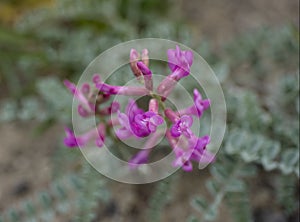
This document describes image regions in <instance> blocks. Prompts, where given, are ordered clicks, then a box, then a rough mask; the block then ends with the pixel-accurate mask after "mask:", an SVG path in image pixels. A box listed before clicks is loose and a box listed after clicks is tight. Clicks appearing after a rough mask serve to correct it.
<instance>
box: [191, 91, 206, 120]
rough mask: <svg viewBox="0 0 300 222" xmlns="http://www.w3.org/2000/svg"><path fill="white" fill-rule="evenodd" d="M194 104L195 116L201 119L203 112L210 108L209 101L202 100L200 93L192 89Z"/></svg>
mask: <svg viewBox="0 0 300 222" xmlns="http://www.w3.org/2000/svg"><path fill="white" fill-rule="evenodd" d="M194 103H195V106H196V108H197V115H198V116H199V117H201V116H202V114H203V112H204V111H205V110H207V109H208V108H209V106H210V100H209V99H204V100H203V99H202V96H201V94H200V92H199V91H198V90H197V89H194Z"/></svg>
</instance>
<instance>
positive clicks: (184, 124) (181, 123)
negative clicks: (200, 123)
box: [170, 115, 193, 138]
mask: <svg viewBox="0 0 300 222" xmlns="http://www.w3.org/2000/svg"><path fill="white" fill-rule="evenodd" d="M192 124H193V118H192V117H190V116H188V115H184V116H182V117H180V119H179V120H178V121H177V122H176V123H175V124H173V126H172V127H171V129H170V132H171V134H172V136H174V137H179V136H181V135H182V134H183V135H184V136H185V137H187V138H190V137H191V136H192V135H193V132H192V130H191V129H190V127H191V126H192Z"/></svg>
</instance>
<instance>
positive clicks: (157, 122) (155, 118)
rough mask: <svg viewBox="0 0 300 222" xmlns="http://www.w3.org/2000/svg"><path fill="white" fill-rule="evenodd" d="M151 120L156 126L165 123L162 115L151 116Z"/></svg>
mask: <svg viewBox="0 0 300 222" xmlns="http://www.w3.org/2000/svg"><path fill="white" fill-rule="evenodd" d="M150 122H151V123H152V124H153V125H155V126H159V125H161V124H163V123H164V119H163V118H162V117H161V116H160V115H154V116H152V117H151V118H150Z"/></svg>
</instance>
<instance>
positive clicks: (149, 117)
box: [131, 111, 164, 137]
mask: <svg viewBox="0 0 300 222" xmlns="http://www.w3.org/2000/svg"><path fill="white" fill-rule="evenodd" d="M163 122H164V120H163V118H162V117H161V116H160V115H158V114H156V113H154V112H151V111H148V112H145V113H142V114H138V115H136V116H135V118H134V121H133V122H132V123H131V129H132V131H133V132H134V134H135V135H136V136H138V137H146V136H149V134H150V133H153V132H155V131H156V128H157V126H159V125H161V124H163Z"/></svg>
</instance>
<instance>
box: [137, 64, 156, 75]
mask: <svg viewBox="0 0 300 222" xmlns="http://www.w3.org/2000/svg"><path fill="white" fill-rule="evenodd" d="M136 65H137V67H138V68H139V69H140V70H141V72H142V73H143V75H152V72H151V70H150V69H149V68H148V67H147V66H146V65H145V64H144V63H143V62H137V63H136Z"/></svg>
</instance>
